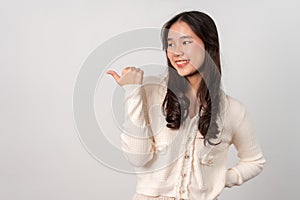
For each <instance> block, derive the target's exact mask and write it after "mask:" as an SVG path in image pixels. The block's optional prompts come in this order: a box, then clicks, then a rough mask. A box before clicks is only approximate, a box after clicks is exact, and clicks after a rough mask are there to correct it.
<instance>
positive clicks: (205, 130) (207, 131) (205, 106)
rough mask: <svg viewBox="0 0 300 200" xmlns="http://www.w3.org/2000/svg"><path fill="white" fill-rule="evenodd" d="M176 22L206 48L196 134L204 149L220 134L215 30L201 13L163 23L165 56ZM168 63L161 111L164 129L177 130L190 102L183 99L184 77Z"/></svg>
mask: <svg viewBox="0 0 300 200" xmlns="http://www.w3.org/2000/svg"><path fill="white" fill-rule="evenodd" d="M176 22H185V23H187V24H188V25H189V26H190V28H191V29H192V31H193V32H194V33H195V34H196V35H197V36H198V37H199V38H200V39H201V40H202V41H203V42H204V45H205V59H204V62H203V64H202V66H201V67H200V68H199V70H198V73H200V74H201V77H202V79H201V82H200V85H199V87H198V90H197V94H196V95H197V99H198V100H200V108H199V112H198V116H199V122H198V130H199V131H200V133H201V134H202V135H203V137H204V144H205V145H206V144H207V142H208V143H209V144H213V145H216V144H215V143H212V142H211V141H210V139H212V138H217V135H218V133H219V132H218V125H217V123H216V119H217V114H218V112H219V107H220V106H219V102H220V87H221V63H220V50H219V37H218V31H217V27H216V25H215V23H214V21H213V19H212V18H211V17H210V16H208V15H207V14H205V13H203V12H199V11H188V12H182V13H180V14H178V15H176V16H175V17H173V18H172V19H171V20H169V21H168V22H166V23H165V24H164V26H163V28H162V30H161V40H162V44H163V50H164V51H165V52H166V55H167V48H168V41H167V38H168V33H169V29H170V27H171V26H172V25H173V24H174V23H176ZM167 62H168V89H167V93H166V96H165V99H164V101H163V104H162V110H163V113H164V115H165V119H166V121H167V127H169V128H171V129H179V127H180V125H181V124H182V122H183V121H184V120H185V119H186V117H187V116H188V113H189V105H190V101H189V99H188V98H187V97H186V95H185V93H186V91H187V88H188V84H189V83H188V81H187V80H186V78H185V77H182V76H180V75H179V74H178V73H177V71H176V69H175V68H174V67H173V66H172V64H171V62H170V60H169V59H168V58H167ZM201 110H202V112H201ZM201 113H202V115H200V114H201ZM217 144H218V143H217Z"/></svg>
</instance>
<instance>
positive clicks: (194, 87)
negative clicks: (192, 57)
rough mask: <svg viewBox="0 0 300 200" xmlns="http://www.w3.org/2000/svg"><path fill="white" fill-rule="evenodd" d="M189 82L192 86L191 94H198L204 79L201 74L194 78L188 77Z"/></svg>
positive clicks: (195, 75) (193, 76) (194, 75)
mask: <svg viewBox="0 0 300 200" xmlns="http://www.w3.org/2000/svg"><path fill="white" fill-rule="evenodd" d="M186 78H187V80H188V81H189V84H190V90H191V91H189V92H193V93H195V94H196V93H197V90H198V88H199V86H200V82H201V80H202V77H201V75H200V74H199V73H197V74H193V75H192V76H187V77H186Z"/></svg>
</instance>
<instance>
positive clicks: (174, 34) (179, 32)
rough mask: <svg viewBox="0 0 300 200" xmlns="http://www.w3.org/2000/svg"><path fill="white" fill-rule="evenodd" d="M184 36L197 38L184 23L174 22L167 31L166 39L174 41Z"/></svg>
mask: <svg viewBox="0 0 300 200" xmlns="http://www.w3.org/2000/svg"><path fill="white" fill-rule="evenodd" d="M186 36H188V37H191V38H198V37H197V35H196V34H195V33H194V32H193V31H192V29H191V28H190V26H189V25H188V24H187V23H185V22H181V21H179V22H175V23H174V24H173V25H172V26H171V27H170V29H169V33H168V39H174V40H176V39H178V38H185V37H186Z"/></svg>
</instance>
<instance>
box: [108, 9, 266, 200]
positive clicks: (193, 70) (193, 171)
mask: <svg viewBox="0 0 300 200" xmlns="http://www.w3.org/2000/svg"><path fill="white" fill-rule="evenodd" d="M161 33H162V34H161V36H162V43H163V48H164V50H165V52H166V55H167V62H168V76H167V77H166V78H165V79H162V80H161V81H156V80H155V81H153V80H152V81H150V82H149V83H145V81H143V71H142V70H141V69H139V68H136V67H126V68H124V69H123V71H122V75H121V76H120V75H118V74H117V73H116V72H115V71H112V70H109V71H108V72H107V73H108V74H110V75H112V76H113V77H114V79H115V81H116V82H117V83H118V84H119V85H120V86H122V87H123V88H124V90H125V111H126V112H125V113H126V118H125V122H124V132H123V133H122V134H121V138H122V150H123V151H124V155H125V156H126V158H127V159H128V161H129V162H130V163H131V164H132V165H133V166H135V169H136V171H137V186H136V194H135V195H134V199H135V200H139V199H141V200H150V199H153V200H154V199H191V200H212V199H217V197H218V196H219V195H220V193H221V191H222V190H223V188H224V187H232V186H235V185H241V184H243V183H244V182H246V181H248V180H249V179H251V178H253V177H255V176H256V175H258V174H259V173H260V172H261V171H262V169H263V165H264V163H265V159H264V157H263V155H262V152H261V149H260V147H259V145H258V143H257V141H256V138H255V135H254V129H253V126H252V123H251V120H250V117H249V113H248V112H247V110H246V108H245V106H244V105H243V104H242V103H241V102H240V101H238V100H237V99H235V98H233V97H231V96H229V95H227V94H225V93H224V91H223V90H222V89H221V64H220V50H219V39H218V33H217V28H216V25H215V23H214V21H213V20H212V19H211V18H210V17H209V16H208V15H207V14H205V13H202V12H198V11H190V12H183V13H180V14H178V15H176V16H175V17H174V18H172V19H171V20H170V21H168V22H167V23H166V24H165V25H164V26H163V29H162V32H161ZM231 144H233V145H234V147H235V148H236V150H237V152H238V157H239V162H238V163H237V164H236V165H235V166H233V167H230V168H228V167H227V166H226V164H227V157H228V156H227V154H228V148H229V146H230V145H231Z"/></svg>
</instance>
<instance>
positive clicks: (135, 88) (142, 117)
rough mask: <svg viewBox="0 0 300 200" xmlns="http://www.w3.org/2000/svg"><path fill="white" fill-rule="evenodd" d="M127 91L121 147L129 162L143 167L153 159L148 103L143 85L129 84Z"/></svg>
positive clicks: (124, 87) (126, 86)
mask: <svg viewBox="0 0 300 200" xmlns="http://www.w3.org/2000/svg"><path fill="white" fill-rule="evenodd" d="M122 87H123V89H124V90H125V101H124V106H125V119H124V123H123V127H122V128H123V130H122V134H121V147H122V150H123V153H124V155H125V157H126V158H127V160H128V161H129V162H130V163H131V164H132V165H133V166H135V167H141V166H143V165H145V164H146V163H147V162H148V161H150V160H151V159H152V157H153V151H152V143H153V141H152V139H151V136H152V134H151V128H150V125H149V120H148V118H147V116H148V115H147V112H146V110H147V108H146V105H147V102H146V98H145V94H144V90H143V88H142V85H140V84H127V85H124V86H122Z"/></svg>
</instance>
